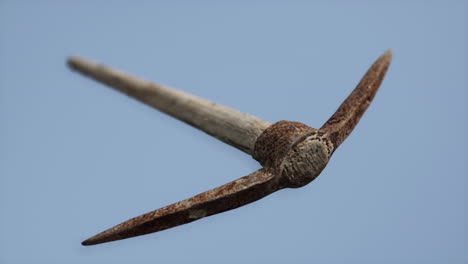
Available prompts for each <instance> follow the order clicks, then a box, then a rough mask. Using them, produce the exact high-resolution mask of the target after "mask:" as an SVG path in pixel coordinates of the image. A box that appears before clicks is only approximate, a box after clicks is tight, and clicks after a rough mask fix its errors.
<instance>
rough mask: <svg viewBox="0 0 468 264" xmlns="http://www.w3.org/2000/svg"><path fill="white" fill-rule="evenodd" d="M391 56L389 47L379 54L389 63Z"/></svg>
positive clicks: (391, 52)
mask: <svg viewBox="0 0 468 264" xmlns="http://www.w3.org/2000/svg"><path fill="white" fill-rule="evenodd" d="M392 56H393V51H392V50H391V49H388V50H387V51H385V53H384V54H383V55H382V56H380V58H381V59H383V60H384V61H386V62H387V63H390V61H391V60H392Z"/></svg>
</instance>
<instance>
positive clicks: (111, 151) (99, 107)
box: [0, 1, 468, 263]
mask: <svg viewBox="0 0 468 264" xmlns="http://www.w3.org/2000/svg"><path fill="white" fill-rule="evenodd" d="M0 39H1V41H0V126H1V130H0V146H1V147H0V176H1V177H0V214H1V217H0V234H1V235H0V262H1V263H108V262H109V263H202V262H203V263H259V262H264V263H290V262H293V263H466V262H467V261H468V250H467V249H468V229H467V228H468V206H467V202H468V182H467V176H468V165H467V161H468V137H467V135H468V117H467V113H468V4H467V2H466V1H386V2H383V1H369V2H367V1H357V2H356V1H349V2H348V1H331V2H330V1H321V2H312V1H310V2H305V1H290V2H287V1H283V2H279V1H277V2H274V1H272V2H266V1H265V2H262V1H237V2H234V1H231V2H218V1H197V2H196V3H195V1H114V2H110V1H81V2H80V3H77V1H1V2H0ZM388 48H391V49H392V50H393V52H394V59H393V62H392V65H391V67H390V69H389V72H388V74H387V77H386V78H385V80H384V82H383V85H382V87H381V89H380V91H379V92H378V94H377V96H376V98H375V100H374V102H373V104H372V105H371V107H370V108H369V110H368V111H367V112H366V114H365V115H364V117H363V119H362V120H361V122H360V124H359V125H358V126H357V128H356V129H355V130H354V132H353V133H352V135H351V136H350V137H349V138H348V139H347V140H346V141H345V143H344V144H343V145H342V146H341V148H340V149H338V150H337V151H336V152H335V154H334V156H333V158H332V160H331V162H330V163H329V165H328V167H327V168H326V169H325V170H324V171H323V173H322V174H321V176H320V177H319V178H317V180H315V181H314V182H312V183H311V184H309V185H307V186H306V187H303V188H300V189H287V190H282V191H280V192H277V193H275V194H273V195H271V196H268V197H267V198H265V199H263V200H261V201H258V202H256V203H253V204H251V205H248V206H245V207H242V208H239V209H236V210H233V211H229V212H226V213H223V214H219V215H216V216H212V217H208V218H204V219H202V220H200V221H196V222H193V223H191V224H188V225H184V226H180V227H177V228H174V229H170V230H166V231H163V232H160V233H156V234H151V235H147V236H142V237H138V238H133V239H129V240H123V241H119V242H114V243H109V244H104V245H99V246H93V247H83V246H81V245H80V242H81V241H82V240H84V239H86V238H88V237H89V236H91V235H94V234H96V233H98V232H100V231H102V230H104V229H107V228H108V227H111V226H113V225H115V224H118V223H120V222H121V221H123V220H127V219H128V218H131V217H133V216H136V215H139V214H141V213H145V212H147V211H150V210H153V209H157V208H159V207H162V206H165V205H168V204H171V203H173V202H176V201H179V200H181V199H184V198H187V197H190V196H192V195H194V194H197V193H200V192H202V191H205V190H208V189H211V188H214V187H217V186H219V185H221V184H224V183H226V182H228V181H231V180H234V179H237V178H239V177H241V176H244V175H247V174H248V173H250V172H251V171H254V170H256V169H258V168H259V164H258V163H257V162H256V161H254V160H253V159H252V158H251V157H249V156H248V155H246V154H244V153H242V152H240V151H238V150H236V149H234V148H232V147H230V146H228V145H225V144H222V143H220V142H219V141H217V140H216V139H213V138H211V137H209V136H207V135H205V134H204V133H202V132H200V131H197V130H195V129H193V128H192V127H190V126H188V125H186V124H183V123H181V122H179V121H177V120H174V119H172V118H170V117H168V116H166V115H164V114H162V113H159V112H157V111H154V110H153V109H151V108H149V107H147V106H145V105H143V104H141V103H139V102H136V101H134V100H132V99H129V98H127V97H125V96H122V95H121V94H119V93H116V92H115V91H113V90H111V89H108V88H106V87H104V86H103V85H101V84H98V83H96V82H94V81H91V80H89V79H87V78H84V77H82V76H80V75H78V74H76V73H73V72H71V71H70V70H69V69H68V68H67V67H66V65H65V60H66V57H67V56H69V55H72V54H78V55H82V56H85V57H89V58H92V59H95V60H98V61H101V62H103V63H105V64H108V65H111V66H112V67H115V68H117V69H120V70H123V71H126V72H129V73H132V74H134V75H137V76H140V77H143V78H145V79H149V80H152V81H155V82H158V83H162V84H166V85H169V86H172V87H176V88H178V89H181V90H184V91H187V92H190V93H193V94H196V95H199V96H202V97H205V98H207V99H210V100H212V101H215V102H217V103H220V104H224V105H227V106H231V107H233V108H237V109H239V110H241V111H243V112H247V113H251V114H253V115H256V116H258V117H260V118H262V119H264V120H267V121H270V122H275V121H278V120H283V119H286V120H294V121H301V122H303V123H306V124H308V125H310V126H312V127H316V128H318V127H320V126H321V125H322V124H323V122H325V121H326V120H327V119H328V117H329V116H330V115H331V114H332V113H333V112H334V111H335V109H336V108H337V107H338V106H339V104H340V103H341V102H342V100H344V98H345V97H346V96H347V95H348V94H349V92H350V91H351V90H352V89H353V88H354V87H355V85H356V84H357V83H358V81H359V80H360V78H361V77H362V75H363V74H364V73H365V71H366V70H367V68H368V66H370V65H371V63H372V62H373V61H374V60H375V59H376V58H377V57H378V56H379V55H381V54H382V53H383V52H384V51H385V50H386V49H388Z"/></svg>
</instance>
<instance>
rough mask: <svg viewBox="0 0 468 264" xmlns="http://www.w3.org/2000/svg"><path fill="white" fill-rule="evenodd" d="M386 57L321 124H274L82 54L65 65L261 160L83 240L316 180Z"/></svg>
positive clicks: (115, 236)
mask: <svg viewBox="0 0 468 264" xmlns="http://www.w3.org/2000/svg"><path fill="white" fill-rule="evenodd" d="M391 57H392V53H391V51H387V52H385V53H384V54H383V55H382V56H381V57H380V58H378V59H377V61H376V62H375V63H374V64H373V65H372V66H371V67H370V69H369V70H368V71H367V73H366V74H365V75H364V77H363V78H362V80H361V81H360V82H359V84H358V85H357V87H356V88H355V89H354V90H353V92H352V93H351V94H350V95H349V96H348V98H346V100H345V101H344V102H343V103H342V104H341V106H340V107H339V108H338V110H337V111H336V112H335V113H334V114H333V116H332V117H330V119H328V121H327V122H326V123H325V124H324V125H323V126H322V127H321V128H320V129H315V128H311V127H309V126H307V125H304V124H302V123H299V122H291V121H279V122H276V123H274V124H271V123H269V122H266V121H263V120H260V119H258V118H256V117H254V116H251V115H248V114H244V113H241V112H239V111H237V110H234V109H231V108H228V107H225V106H222V105H218V104H214V103H212V102H209V101H207V100H204V99H202V98H199V97H196V96H193V95H190V94H187V93H184V92H181V91H178V90H175V89H172V88H169V87H165V86H162V85H157V84H153V83H149V82H146V81H144V80H141V79H138V78H136V77H133V76H130V75H127V74H125V73H123V72H119V71H116V70H113V69H111V68H109V67H106V66H104V65H100V64H97V63H95V62H93V61H90V60H86V59H83V58H80V57H70V58H69V59H68V64H69V66H70V67H71V68H72V69H73V70H76V71H79V72H81V73H83V74H85V75H88V76H89V77H91V78H93V79H95V80H97V81H100V82H102V83H105V84H107V85H109V86H111V87H113V88H115V89H117V90H119V91H121V92H123V93H125V94H127V95H129V96H131V97H134V98H136V99H138V100H140V101H142V102H143V103H145V104H148V105H149V106H152V107H154V108H156V109H158V110H160V111H162V112H164V113H167V114H169V115H171V116H173V117H175V118H177V119H179V120H181V121H184V122H186V123H188V124H190V125H192V126H194V127H196V128H198V129H200V130H202V131H204V132H206V133H208V134H210V135H212V136H214V137H216V138H218V139H219V140H221V141H223V142H225V143H227V144H229V145H231V146H234V147H236V148H238V149H240V150H242V151H244V152H246V153H249V154H250V155H252V156H253V158H254V159H256V160H257V161H259V162H260V164H262V166H263V168H262V169H260V170H257V171H255V172H253V173H251V174H249V175H247V176H245V177H242V178H240V179H238V180H235V181H233V182H230V183H227V184H225V185H223V186H220V187H218V188H215V189H213V190H210V191H207V192H204V193H201V194H199V195H196V196H194V197H192V198H189V199H186V200H183V201H180V202H177V203H175V204H172V205H169V206H166V207H163V208H161V209H158V210H155V211H152V212H149V213H146V214H144V215H140V216H138V217H135V218H132V219H130V220H128V221H125V222H123V223H121V224H119V225H116V226H114V227H112V228H110V229H108V230H106V231H104V232H102V233H99V234H97V235H95V236H93V237H91V238H89V239H87V240H85V241H83V242H82V244H83V245H94V244H100V243H105V242H109V241H115V240H120V239H125V238H130V237H134V236H139V235H144V234H149V233H153V232H157V231H161V230H165V229H168V228H171V227H175V226H178V225H182V224H186V223H189V222H192V221H195V220H198V219H200V218H203V217H205V216H210V215H213V214H217V213H221V212H224V211H227V210H231V209H234V208H237V207H240V206H243V205H245V204H248V203H251V202H254V201H256V200H258V199H261V198H263V197H265V196H267V195H269V194H271V193H273V192H275V191H277V190H280V189H283V188H287V187H289V188H297V187H301V186H304V185H306V184H308V183H309V182H311V181H312V180H314V179H315V178H316V177H317V176H318V175H319V174H320V172H321V171H322V170H323V169H324V168H325V166H326V165H327V163H328V161H329V159H330V157H331V155H332V154H333V152H334V151H335V150H336V149H337V148H338V146H339V145H340V144H341V143H342V142H343V141H344V140H345V139H346V137H347V136H348V135H349V134H350V133H351V131H352V130H353V129H354V127H355V126H356V124H357V123H358V122H359V119H360V118H361V117H362V115H363V114H364V112H365V111H366V109H367V107H368V106H369V104H370V102H371V101H372V99H373V98H374V95H375V93H376V92H377V89H378V87H379V86H380V83H381V82H382V80H383V77H384V75H385V73H386V71H387V68H388V66H389V64H390V61H391Z"/></svg>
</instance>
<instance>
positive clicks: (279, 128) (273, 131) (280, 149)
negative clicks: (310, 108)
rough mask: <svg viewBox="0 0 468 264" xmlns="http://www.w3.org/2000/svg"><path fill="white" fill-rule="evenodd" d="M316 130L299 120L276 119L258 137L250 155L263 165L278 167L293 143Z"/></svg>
mask: <svg viewBox="0 0 468 264" xmlns="http://www.w3.org/2000/svg"><path fill="white" fill-rule="evenodd" d="M316 131H317V130H316V129H314V128H311V127H309V126H307V125H304V124H302V123H300V122H293V121H278V122H276V123H274V124H273V125H271V126H269V127H268V128H267V129H265V131H263V133H262V134H261V135H260V137H258V139H257V142H255V148H254V153H253V155H252V157H253V158H254V159H255V160H257V161H258V162H260V164H262V166H263V167H266V168H278V167H279V164H280V163H281V161H282V160H283V158H284V157H285V156H286V154H287V152H288V151H289V150H290V149H291V148H292V147H293V145H294V144H297V143H298V142H299V141H300V140H301V139H304V138H305V137H306V136H308V135H310V134H313V133H316Z"/></svg>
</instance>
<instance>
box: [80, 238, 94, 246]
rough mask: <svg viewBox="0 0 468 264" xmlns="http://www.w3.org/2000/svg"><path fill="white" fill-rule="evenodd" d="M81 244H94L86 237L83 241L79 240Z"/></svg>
mask: <svg viewBox="0 0 468 264" xmlns="http://www.w3.org/2000/svg"><path fill="white" fill-rule="evenodd" d="M81 245H82V246H91V245H94V244H93V243H92V242H91V241H90V240H89V239H86V240H85V241H83V242H81Z"/></svg>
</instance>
